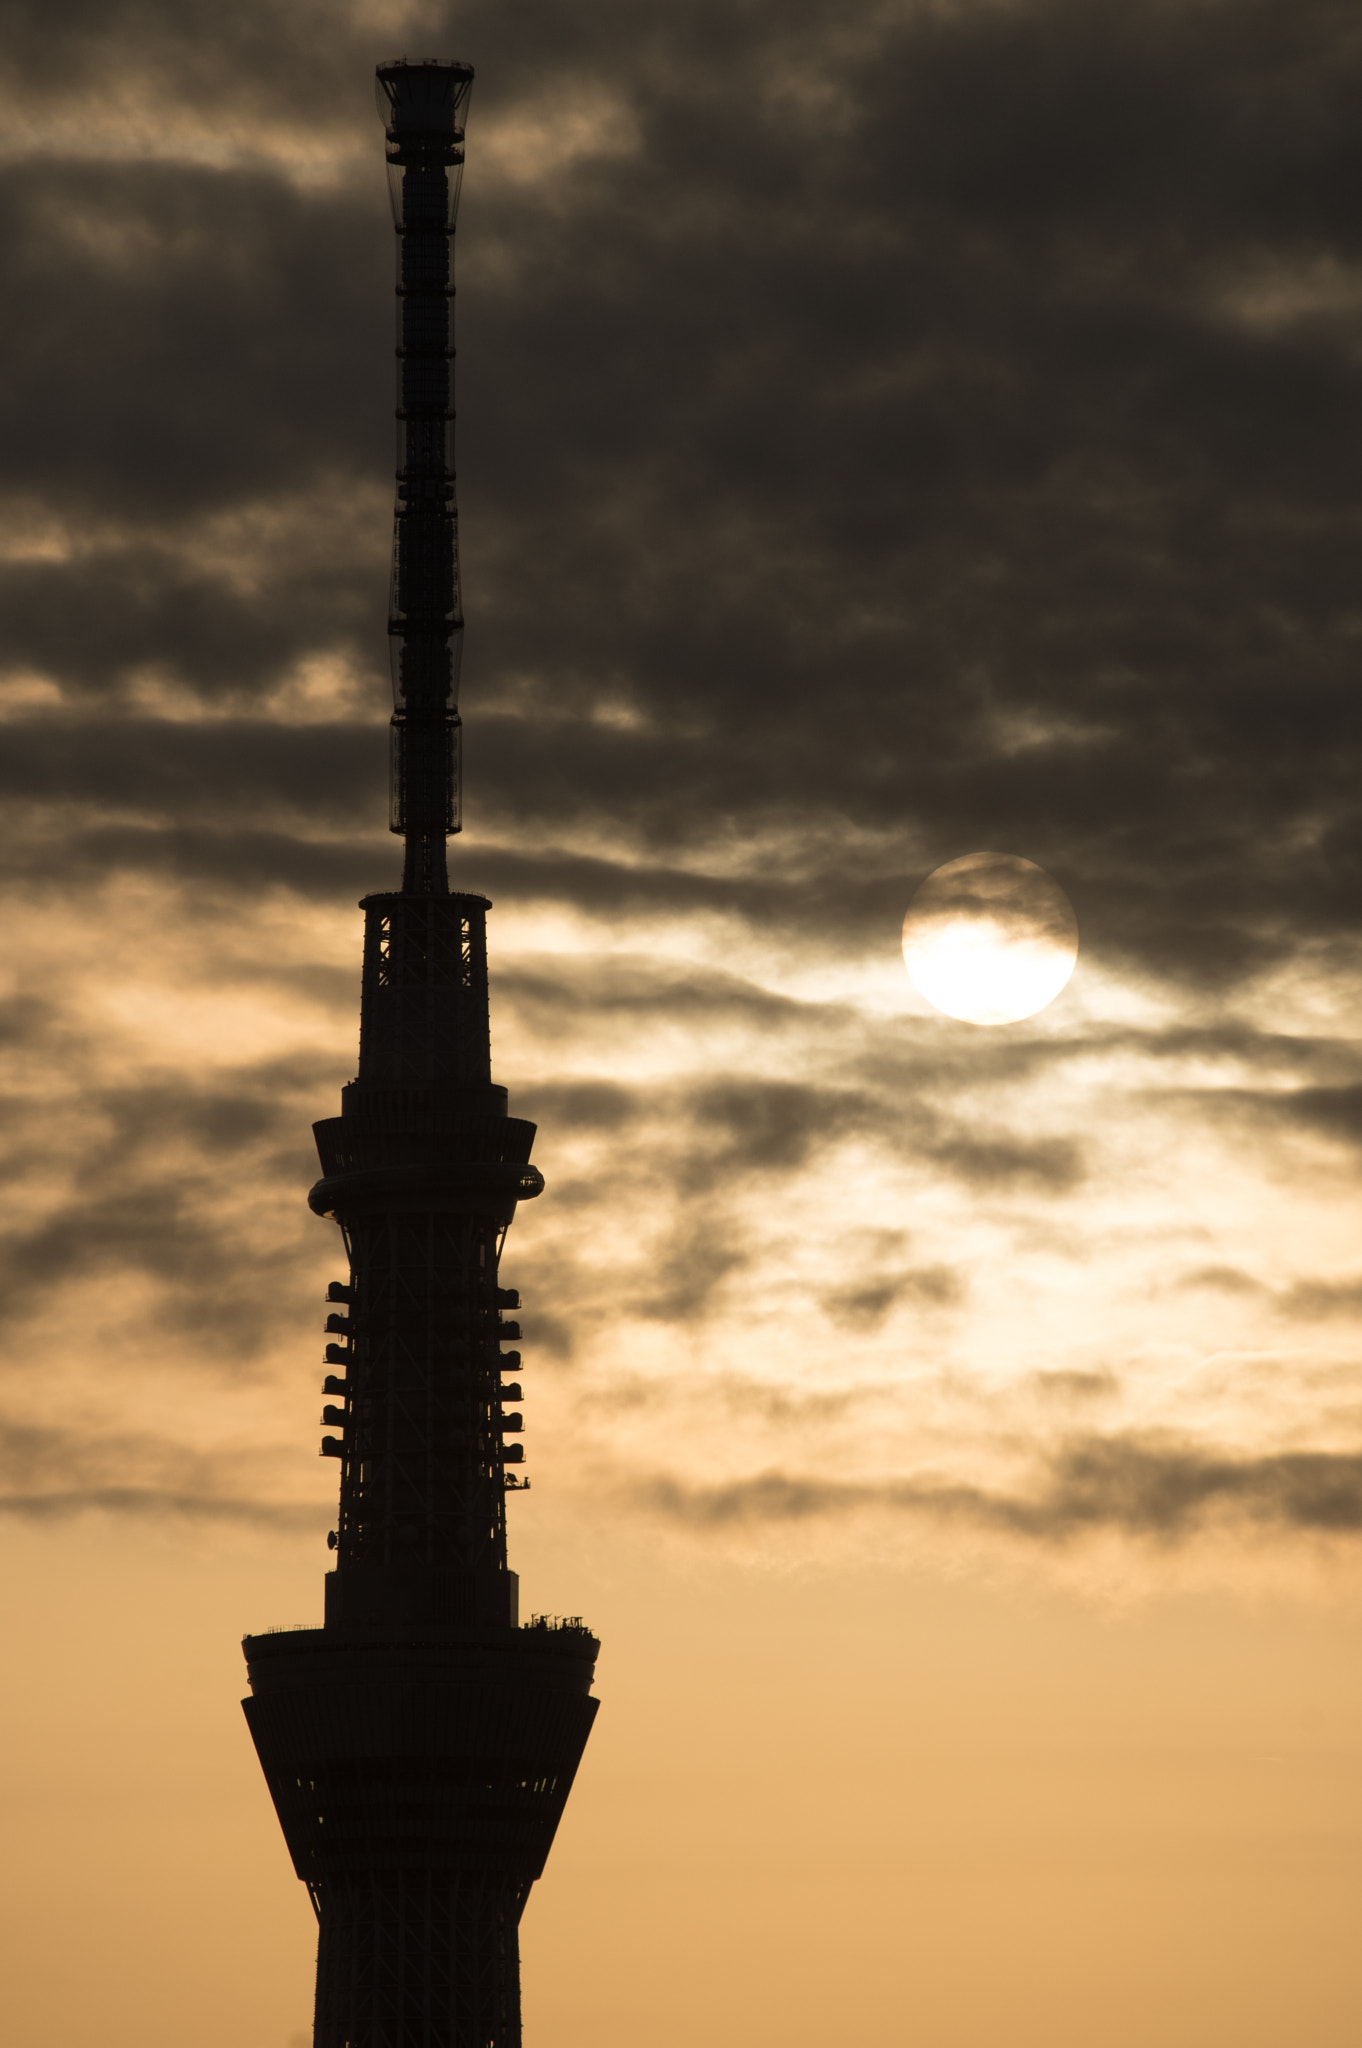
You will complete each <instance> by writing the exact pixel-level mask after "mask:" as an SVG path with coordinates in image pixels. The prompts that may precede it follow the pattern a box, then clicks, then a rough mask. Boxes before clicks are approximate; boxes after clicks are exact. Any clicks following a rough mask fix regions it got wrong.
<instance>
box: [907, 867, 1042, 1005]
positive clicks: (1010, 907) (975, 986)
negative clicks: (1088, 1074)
mask: <svg viewBox="0 0 1362 2048" xmlns="http://www.w3.org/2000/svg"><path fill="white" fill-rule="evenodd" d="M1077 959H1078V922H1077V920H1076V918H1075V917H1074V914H1073V909H1072V906H1071V905H1070V903H1069V899H1068V897H1067V896H1066V895H1065V894H1064V891H1063V890H1062V889H1061V888H1060V887H1059V884H1058V883H1057V882H1053V881H1051V879H1050V877H1049V875H1047V874H1046V872H1045V870H1044V868H1038V867H1037V866H1036V865H1035V863H1034V862H1033V861H1029V860H1022V859H1021V858H1020V857H1019V856H1018V855H1017V854H1014V853H967V854H965V855H964V856H963V858H962V859H960V860H952V861H947V863H946V865H945V866H944V867H940V868H937V869H936V870H935V871H934V872H933V873H932V874H930V875H928V877H927V879H926V881H925V882H924V883H923V884H922V887H921V888H920V889H919V890H918V892H917V894H916V896H914V898H913V900H912V902H911V903H910V904H909V906H908V915H907V916H906V917H905V918H904V920H903V960H904V965H905V966H906V967H907V969H908V973H909V975H910V977H911V979H912V983H913V986H914V988H915V989H916V990H917V991H918V994H919V995H922V996H925V997H926V998H927V1001H928V1002H929V1003H930V1004H931V1005H932V1007H933V1008H934V1009H937V1010H941V1011H944V1013H945V1014H946V1016H948V1017H957V1018H959V1020H960V1021H961V1022H962V1023H964V1024H1016V1023H1018V1022H1019V1021H1020V1020H1021V1018H1023V1017H1034V1016H1035V1014H1036V1012H1037V1011H1038V1010H1043V1009H1044V1008H1045V1006H1046V1004H1047V1003H1052V1002H1053V1001H1054V999H1055V997H1056V996H1057V995H1058V994H1059V992H1060V990H1061V989H1062V988H1063V987H1064V986H1065V984H1066V983H1067V981H1068V979H1069V976H1070V975H1071V974H1072V973H1073V971H1074V963H1075V962H1076V961H1077Z"/></svg>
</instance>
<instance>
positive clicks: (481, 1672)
mask: <svg viewBox="0 0 1362 2048" xmlns="http://www.w3.org/2000/svg"><path fill="white" fill-rule="evenodd" d="M472 82H473V73H472V70H471V69H470V68H469V66H467V65H466V64H451V63H443V62H437V61H431V62H429V63H421V64H409V63H407V62H406V61H402V62H400V63H393V64H383V65H380V66H379V69H378V104H379V112H380V114H381V115H382V116H383V119H384V125H385V128H386V132H387V153H388V180H389V186H390V190H391V194H392V201H393V217H394V223H395V226H396V229H397V251H398V266H397V304H398V349H397V357H398V411H397V417H398V434H399V457H398V461H399V466H398V472H397V506H396V515H395V520H394V529H395V531H394V542H393V571H392V589H391V600H390V606H389V624H388V630H389V635H390V646H391V650H392V671H393V704H394V708H393V717H392V731H391V743H392V814H391V824H392V829H393V830H394V831H395V832H399V833H401V835H402V837H403V840H404V843H405V860H404V866H403V875H402V886H401V888H400V889H399V890H394V891H391V892H385V893H383V894H379V895H373V896H368V897H366V898H365V899H364V902H363V904H362V906H361V907H362V909H363V911H364V918H365V933H364V962H363V973H362V988H361V999H360V1052H359V1071H358V1074H357V1076H356V1078H355V1079H354V1080H353V1081H352V1082H350V1083H349V1084H348V1086H346V1087H344V1088H343V1089H342V1090H341V1114H340V1115H339V1116H338V1117H329V1118H327V1119H326V1120H324V1121H323V1122H321V1123H319V1124H317V1125H315V1126H314V1130H315V1133H316V1139H317V1149H318V1153H319V1155H320V1158H321V1167H322V1177H321V1179H320V1180H319V1181H318V1182H317V1184H316V1186H315V1187H314V1188H313V1189H312V1192H311V1194H310V1195H309V1197H308V1200H309V1203H310V1205H311V1207H312V1209H313V1210H314V1212H315V1213H316V1214H317V1215H318V1216H322V1217H330V1218H332V1219H333V1220H334V1221H335V1222H336V1223H337V1224H338V1225H339V1227H340V1232H341V1237H342V1240H343V1242H344V1246H345V1251H346V1254H347V1257H348V1262H349V1270H348V1274H347V1277H346V1278H345V1279H344V1280H343V1281H341V1280H338V1281H333V1282H332V1284H331V1287H330V1288H329V1290H328V1295H327V1299H328V1301H329V1302H330V1303H332V1304H333V1307H332V1310H331V1313H330V1314H329V1315H328V1316H327V1319H326V1330H327V1332H328V1334H329V1336H330V1339H331V1341H330V1342H328V1343H327V1345H326V1350H325V1363H326V1365H327V1366H328V1367H329V1368H330V1370H329V1371H328V1373H327V1375H326V1378H325V1380H324V1382H323V1389H322V1391H323V1394H324V1396H325V1397H326V1402H327V1405H326V1406H325V1407H324V1408H323V1410H322V1422H323V1424H324V1425H325V1426H326V1427H327V1428H328V1430H329V1431H330V1432H331V1433H330V1434H328V1435H326V1436H325V1437H323V1439H322V1445H321V1449H322V1455H323V1456H324V1457H329V1458H334V1459H336V1460H337V1461H338V1463H339V1468H340V1507H339V1513H338V1516H337V1522H336V1528H335V1529H334V1530H333V1531H332V1533H331V1536H330V1538H329V1539H328V1540H329V1542H330V1545H331V1547H332V1549H333V1550H334V1552H335V1568H334V1570H333V1571H331V1572H329V1573H328V1575H327V1579H326V1606H325V1622H324V1625H323V1626H322V1627H321V1628H316V1629H298V1630H289V1631H283V1632H275V1633H270V1634H266V1635H259V1636H248V1637H247V1638H246V1641H245V1644H244V1648H245V1652H246V1661H247V1669H248V1674H249V1679H250V1687H251V1696H250V1698H249V1699H247V1700H246V1701H245V1702H244V1706H245V1710H246V1718H247V1721H248V1723H249V1726H250V1731H251V1735H252V1737H253V1739H254V1741H255V1746H256V1750H257V1753H258V1755H259V1757H260V1762H261V1765H262V1766H263V1768H264V1772H265V1777H266V1781H267V1783H268V1785H269V1789H270V1793H271V1796H272V1798H273V1800H274V1804H275V1808H276V1811H277V1813H278V1815H279V1821H280V1825H281V1826H282V1828H283V1830H284V1837H285V1840H286V1842H287V1844H288V1848H289V1852H290V1854H291V1855H292V1858H293V1863H294V1868H295V1869H296V1871H297V1873H298V1875H299V1877H300V1878H301V1879H302V1880H303V1882H304V1883H305V1884H306V1885H307V1887H308V1891H309V1893H310V1894H311V1897H312V1903H313V1906H314V1908H315V1909H316V1913H317V1919H318V1925H319V1934H318V1952H317V2005H316V2023H315V2035H314V2041H315V2048H515V2044H518V2043H519V2041H520V1966H519V1955H518V1947H517V1927H518V1923H519V1920H520V1915H521V1912H522V1910H523V1908H524V1905H525V1900H526V1898H527V1896H528V1894H529V1890H530V1886H531V1885H532V1883H533V1882H534V1880H535V1878H536V1877H538V1875H539V1874H540V1872H541V1871H542V1869H543V1867H544V1859H545V1857H546V1856H547V1855H548V1851H549V1847H550V1844H551V1843H552V1840H553V1836H554V1831H555V1829H556V1827H557V1825H558V1821H559V1818H560V1816H561V1814H562V1811H563V1807H564V1804H565V1802H566V1799H567V1795H568V1791H569V1789H570V1787H571V1784H572V1779H573V1775H574V1773H575V1771H576V1769H577V1765H578V1763H579V1761H580V1759H581V1755H582V1751H583V1749H584V1747H585V1744H586V1739H587V1736H588V1734H589V1732H590V1728H591V1723H592V1720H593V1718H594V1716H595V1712H596V1701H595V1700H594V1699H593V1698H592V1697H591V1696H590V1687H591V1680H592V1674H593V1671H594V1667H595V1659H596V1655H597V1651H598V1649H599V1644H598V1643H597V1642H596V1640H595V1638H594V1637H593V1636H592V1635H591V1634H590V1633H589V1632H588V1631H587V1629H586V1628H584V1627H583V1626H582V1624H581V1623H580V1622H579V1621H548V1620H546V1619H545V1618H543V1617H536V1618H535V1619H534V1620H532V1621H531V1622H530V1623H529V1624H528V1625H525V1626H521V1625H520V1624H519V1621H518V1614H517V1581H516V1576H515V1574H514V1573H513V1572H512V1571H510V1570H509V1569H508V1566H507V1557H506V1505H505V1503H506V1494H507V1492H508V1491H509V1492H515V1491H521V1490H523V1489H524V1488H526V1487H527V1486H528V1484H529V1481H528V1480H526V1479H523V1478H520V1477H518V1476H517V1475H518V1468H519V1467H520V1466H521V1465H522V1463H523V1458H524V1453H523V1450H522V1447H521V1445H520V1442H519V1436H520V1433H521V1429H522V1421H521V1416H520V1414H519V1413H513V1412H508V1410H509V1409H512V1408H513V1407H514V1406H515V1405H516V1404H518V1403H519V1402H520V1401H521V1398H522V1396H521V1390H520V1387H519V1386H518V1385H516V1384H509V1385H508V1384H505V1383H504V1381H503V1375H504V1374H506V1373H517V1372H518V1371H519V1369H520V1354H519V1352H517V1351H505V1352H503V1350H502V1349H501V1346H502V1343H503V1342H505V1341H507V1340H511V1341H514V1340H516V1339H518V1338H519V1335H520V1329H519V1325H518V1324H517V1323H515V1322H511V1321H508V1320H506V1319H505V1317H504V1315H503V1311H504V1310H507V1309H510V1310H514V1309H516V1308H518V1307H519V1296H518V1295H516V1294H513V1293H511V1292H509V1291H508V1290H506V1289H504V1288H502V1287H501V1286H500V1285H499V1282H498V1271H497V1268H498V1261H499V1258H500V1254H501V1249H502V1245H503V1243H504V1241H505V1236H506V1231H507V1229H508V1227H509V1225H510V1223H511V1220H512V1218H513V1217H514V1215H515V1211H516V1205H517V1203H518V1202H522V1201H527V1200H529V1199H531V1198H532V1197H534V1196H536V1195H538V1194H539V1192H540V1191H541V1189H542V1187H543V1180H542V1178H541V1176H540V1175H539V1173H538V1171H537V1170H536V1169H535V1168H534V1167H533V1166H531V1165H530V1164H529V1157H530V1147H531V1144H532V1141H533V1138H534V1126H533V1124H529V1123H525V1122H523V1121H522V1120H520V1119H519V1118H516V1117H512V1116H510V1115H508V1113H507V1097H506V1091H505V1089H504V1088H500V1087H498V1086H497V1085H496V1084H495V1083H494V1082H493V1080H492V1076H491V1060H490V1049H489V1035H488V1004H487V935H486V915H487V911H488V909H489V907H490V906H489V904H488V903H487V900H486V898H485V897H482V896H476V895H469V894H460V893H455V894H451V893H450V889H449V883H448V878H447V869H446V840H447V836H448V834H449V833H451V832H456V831H457V830H458V829H459V823H460V817H459V803H460V798H459V773H460V766H459V716H458V674H459V653H460V645H461V641H462V634H463V614H462V609H461V605H460V596H459V568H458V540H457V523H456V521H457V515H456V512H455V506H454V469H453V459H452V458H453V444H452V423H453V418H454V413H453V408H452V405H451V395H452V394H451V364H452V360H453V353H454V352H453V348H452V346H451V322H450V312H451V301H452V297H453V284H452V275H451V256H452V245H453V234H454V216H455V210H456V207H457V203H458V191H459V179H460V175H461V171H462V165H463V130H464V114H465V110H466V108H467V104H468V95H469V91H470V88H471V86H472Z"/></svg>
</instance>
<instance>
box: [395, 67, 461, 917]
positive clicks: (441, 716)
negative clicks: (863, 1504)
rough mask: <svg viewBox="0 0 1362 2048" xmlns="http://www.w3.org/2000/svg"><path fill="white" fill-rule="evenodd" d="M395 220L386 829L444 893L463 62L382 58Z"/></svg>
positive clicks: (420, 891)
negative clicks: (389, 738)
mask: <svg viewBox="0 0 1362 2048" xmlns="http://www.w3.org/2000/svg"><path fill="white" fill-rule="evenodd" d="M376 83H377V99H378V111H379V115H380V117H381V119H382V121H383V125H384V129H385V132H386V137H387V152H388V192H389V196H390V198H391V200H392V209H393V225H394V227H395V228H396V230H397V503H396V508H395V513H394V518H393V559H392V581H391V585H390V588H389V596H388V636H389V644H390V647H391V655H392V679H393V717H392V809H391V825H392V830H393V831H394V832H400V833H401V834H402V836H403V839H404V841H405V860H404V864H403V875H402V888H403V892H404V894H411V895H421V896H434V895H442V894H443V893H444V891H445V890H446V889H447V888H448V886H449V883H448V879H447V874H446V864H445V846H446V838H447V835H448V834H449V833H451V832H457V831H458V830H459V828H460V824H461V822H462V820H461V816H460V811H461V779H462V761H461V758H460V755H461V749H460V736H461V735H460V725H459V665H460V661H461V658H462V654H463V603H462V594H461V591H460V587H459V514H458V507H457V503H456V500H455V473H454V377H453V369H454V321H453V314H454V226H455V220H456V217H457V214H458V210H459V187H460V185H461V183H462V179H463V151H464V122H465V119H466V117H467V112H468V99H469V94H470V93H471V92H472V89H473V67H472V66H471V65H470V64H442V63H439V62H438V61H436V60H434V59H432V60H431V61H430V62H428V63H425V64H408V63H406V62H405V61H403V62H400V63H393V64H380V65H379V67H378V73H377V80H376Z"/></svg>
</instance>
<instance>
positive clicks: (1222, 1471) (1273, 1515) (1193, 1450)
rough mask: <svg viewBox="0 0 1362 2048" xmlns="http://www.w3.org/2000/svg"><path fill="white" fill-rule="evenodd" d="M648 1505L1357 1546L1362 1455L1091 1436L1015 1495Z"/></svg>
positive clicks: (678, 1490)
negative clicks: (1229, 1450)
mask: <svg viewBox="0 0 1362 2048" xmlns="http://www.w3.org/2000/svg"><path fill="white" fill-rule="evenodd" d="M638 1498H639V1499H640V1501H642V1502H644V1503H645V1504H647V1505H648V1506H650V1507H651V1508H653V1509H654V1510H655V1511H656V1512H657V1513H660V1514H662V1515H665V1516H667V1517H669V1518H670V1519H673V1520H676V1521H679V1522H683V1523H686V1524H689V1525H692V1526H696V1527H699V1528H704V1529H710V1530H718V1529H722V1528H724V1527H733V1526H742V1525H749V1526H755V1527H760V1526H761V1525H763V1524H766V1525H779V1524H782V1523H792V1522H801V1521H806V1520H809V1519H811V1518H816V1517H817V1518H822V1517H829V1516H831V1517H845V1516H847V1515H850V1514H854V1513H864V1512H867V1511H871V1512H873V1511H881V1512H884V1511H888V1512H890V1513H893V1514H902V1515H911V1516H914V1517H918V1518H920V1519H923V1520H927V1521H938V1522H945V1523H959V1524H963V1525H965V1526H967V1527H973V1528H977V1529H980V1530H987V1531H993V1532H997V1533H1001V1534H1005V1535H1009V1536H1021V1537H1027V1538H1031V1539H1033V1540H1035V1541H1037V1542H1043V1543H1066V1542H1071V1541H1074V1540H1076V1539H1078V1538H1081V1537H1083V1536H1085V1535H1091V1534H1093V1533H1096V1532H1100V1531H1103V1530H1107V1531H1112V1532H1114V1533H1117V1534H1120V1535H1126V1536H1136V1537H1141V1538H1148V1539H1153V1540H1157V1541H1160V1542H1176V1541H1181V1540H1184V1539H1186V1538H1188V1537H1191V1536H1193V1535H1194V1534H1196V1533H1198V1532H1199V1531H1201V1530H1203V1529H1205V1528H1206V1527H1207V1526H1208V1525H1211V1524H1219V1525H1222V1526H1229V1527H1231V1528H1233V1527H1235V1526H1239V1527H1245V1528H1260V1529H1266V1530H1268V1531H1272V1530H1291V1531H1295V1532H1302V1531H1308V1532H1311V1533H1317V1534H1320V1535H1330V1536H1343V1537H1347V1538H1349V1539H1352V1538H1355V1537H1356V1536H1357V1535H1358V1534H1359V1533H1362V1456H1358V1455H1356V1454H1353V1453H1330V1452H1323V1451H1314V1452H1297V1453H1294V1454H1286V1455H1281V1456H1275V1457H1256V1458H1255V1457H1243V1456H1240V1457H1234V1456H1228V1455H1226V1454H1224V1453H1222V1452H1220V1451H1218V1450H1215V1449H1209V1450H1208V1449H1206V1448H1205V1447H1202V1446H1199V1445H1196V1444H1193V1443H1179V1442H1177V1441H1175V1440H1165V1439H1148V1438H1141V1437H1137V1436H1124V1437H1122V1436H1114V1437H1085V1438H1077V1439H1074V1440H1072V1441H1071V1442H1069V1443H1067V1444H1064V1445H1062V1446H1061V1447H1060V1449H1059V1450H1058V1451H1057V1452H1056V1453H1055V1454H1054V1456H1053V1457H1052V1458H1051V1459H1050V1460H1048V1461H1047V1463H1046V1465H1045V1467H1044V1469H1043V1470H1041V1471H1040V1472H1039V1473H1038V1475H1037V1478H1036V1481H1035V1483H1034V1485H1033V1486H1032V1487H1030V1488H1027V1489H1025V1490H1019V1491H1017V1492H1015V1493H1006V1492H1001V1491H998V1492H990V1491H987V1490H985V1489H983V1488H981V1487H977V1486H967V1485H957V1484H953V1483H952V1482H950V1481H949V1480H945V1479H938V1478H933V1477H932V1476H931V1475H930V1474H928V1475H924V1476H922V1477H921V1478H916V1479H883V1480H878V1481H875V1480H872V1481H861V1482H846V1483H843V1482H839V1481H837V1480H830V1479H819V1478H814V1477H806V1476H802V1475H795V1474H786V1473H782V1472H764V1473H759V1474H757V1475H755V1476H754V1477H752V1478H749V1479H738V1480H732V1481H729V1482H726V1483H721V1484H718V1485H715V1486H710V1487H696V1486H686V1485H683V1484H680V1483H678V1482H677V1481H674V1480H671V1479H668V1478H665V1477H658V1478H656V1479H653V1480H650V1481H648V1482H646V1483H644V1484H643V1485H641V1486H640V1487H639V1488H638Z"/></svg>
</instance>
